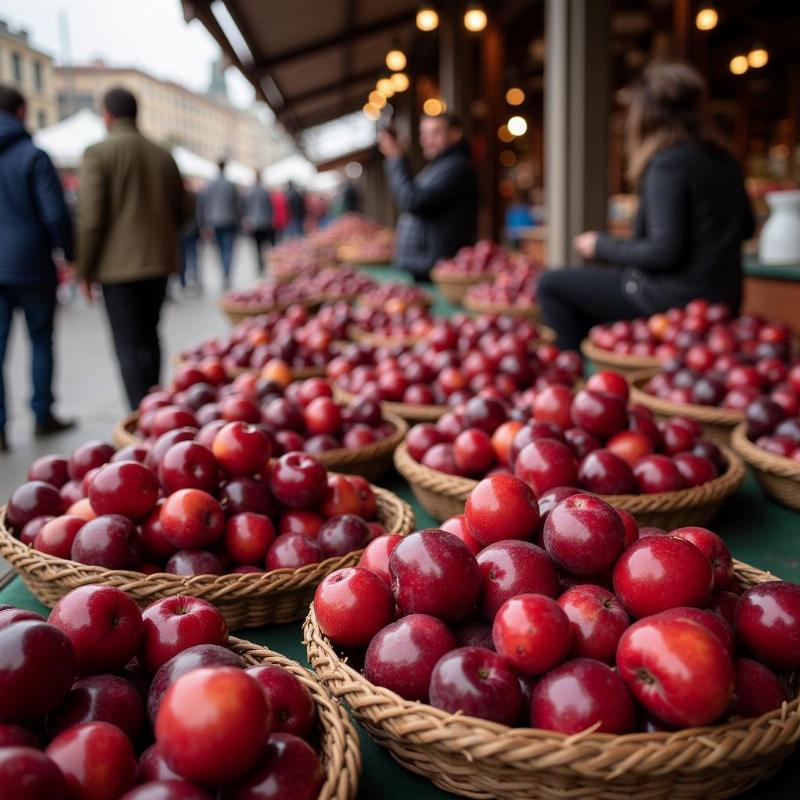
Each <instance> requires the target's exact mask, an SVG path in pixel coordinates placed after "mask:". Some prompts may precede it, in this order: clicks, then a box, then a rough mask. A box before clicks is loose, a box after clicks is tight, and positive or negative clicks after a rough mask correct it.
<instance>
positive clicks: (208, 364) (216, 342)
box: [180, 306, 348, 383]
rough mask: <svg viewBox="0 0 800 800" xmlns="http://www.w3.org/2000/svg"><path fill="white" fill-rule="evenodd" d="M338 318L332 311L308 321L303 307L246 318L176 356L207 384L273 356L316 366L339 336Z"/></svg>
mask: <svg viewBox="0 0 800 800" xmlns="http://www.w3.org/2000/svg"><path fill="white" fill-rule="evenodd" d="M341 315H342V312H341V309H338V310H337V311H336V312H334V311H326V313H325V315H324V317H321V318H320V317H310V315H309V312H308V310H307V309H305V308H303V307H301V306H291V307H290V308H288V309H287V310H286V311H285V312H284V313H278V312H276V311H274V312H270V313H269V314H262V315H259V316H257V317H249V318H247V319H245V320H243V321H242V322H240V323H239V324H238V325H236V326H235V327H234V328H233V329H232V330H231V331H230V333H228V334H227V335H225V336H215V337H211V338H208V339H206V340H205V341H203V342H201V343H200V344H198V345H196V346H195V347H191V348H187V349H186V350H184V351H183V352H182V353H181V354H180V358H181V360H182V361H185V362H191V363H192V364H194V365H195V366H197V367H198V368H199V369H201V370H202V371H203V372H206V373H207V378H208V379H209V381H210V382H211V383H218V382H221V381H222V380H224V378H225V372H226V371H227V372H230V371H232V370H235V369H261V368H262V367H264V366H265V365H266V364H267V363H268V362H269V361H270V360H272V359H275V358H279V359H281V360H282V361H285V362H286V363H287V364H288V365H289V366H290V367H294V368H307V367H322V366H324V365H325V364H327V363H328V362H329V361H330V360H331V358H333V350H332V347H331V345H332V343H333V341H334V340H335V339H343V338H344V335H345V331H346V329H347V323H348V320H347V318H345V319H342V318H341Z"/></svg>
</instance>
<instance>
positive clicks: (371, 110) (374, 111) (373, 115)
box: [361, 103, 381, 122]
mask: <svg viewBox="0 0 800 800" xmlns="http://www.w3.org/2000/svg"><path fill="white" fill-rule="evenodd" d="M361 110H362V111H363V112H364V116H365V117H366V118H367V119H371V120H372V121H373V122H377V121H378V120H379V119H380V118H381V110H380V109H379V108H378V107H377V106H374V105H372V103H364V108H362V109H361Z"/></svg>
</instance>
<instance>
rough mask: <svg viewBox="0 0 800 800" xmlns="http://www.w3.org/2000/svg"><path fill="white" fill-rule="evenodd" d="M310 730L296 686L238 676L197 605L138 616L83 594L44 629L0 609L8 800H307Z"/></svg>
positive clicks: (270, 675) (313, 725) (260, 669)
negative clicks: (266, 799)
mask: <svg viewBox="0 0 800 800" xmlns="http://www.w3.org/2000/svg"><path fill="white" fill-rule="evenodd" d="M317 727H318V725H317V714H316V708H315V705H314V700H313V697H312V696H311V693H310V692H309V690H308V689H307V688H306V686H304V685H303V683H302V682H301V681H300V680H299V679H298V678H297V677H296V676H295V675H293V674H292V673H291V672H290V671H289V670H287V669H285V668H284V667H281V666H277V665H270V664H264V665H258V666H250V667H247V668H245V662H244V660H243V659H242V657H241V656H240V655H238V654H237V653H235V652H234V651H233V650H229V649H228V631H227V627H226V625H225V619H224V618H223V616H222V614H221V613H220V612H219V611H218V610H217V609H216V608H215V607H214V606H212V605H211V604H210V603H207V602H206V601H205V600H200V599H198V598H194V597H187V596H180V595H178V596H175V597H168V598H165V599H162V600H157V601H156V602H154V603H152V604H151V605H150V606H148V607H147V608H146V609H145V610H144V611H140V609H139V608H138V606H137V605H136V603H135V602H134V601H133V600H132V599H131V598H130V597H128V596H127V595H126V594H125V593H124V592H122V591H120V590H119V589H115V588H113V587H110V586H82V587H80V588H78V589H74V590H73V591H71V592H70V593H69V594H67V595H65V596H64V597H63V598H62V599H61V600H59V602H58V603H57V604H56V606H55V608H54V609H53V610H52V612H51V613H50V616H49V618H48V619H47V620H45V619H44V618H43V617H42V616H40V615H39V614H37V613H35V612H33V611H26V610H24V609H19V608H13V607H10V606H0V796H2V797H3V798H6V799H7V800H71V798H75V800H212V798H220V800H256V798H264V797H270V798H274V800H314V798H316V797H317V795H318V793H319V790H320V787H321V786H322V784H323V783H324V781H325V771H324V767H323V764H322V761H321V760H320V757H319V755H318V753H317V751H316V750H315V746H316V744H317V741H318V738H319V737H318V730H317ZM312 745H313V746H312Z"/></svg>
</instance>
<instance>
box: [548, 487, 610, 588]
mask: <svg viewBox="0 0 800 800" xmlns="http://www.w3.org/2000/svg"><path fill="white" fill-rule="evenodd" d="M543 539H544V548H545V550H546V551H547V554H548V555H549V556H550V558H552V559H553V561H554V562H555V563H556V565H557V566H559V567H561V569H563V570H565V571H566V572H569V573H571V574H572V575H581V576H590V575H600V574H601V573H603V572H605V571H606V570H607V569H608V568H609V567H610V566H611V565H612V564H613V563H614V562H615V561H616V560H617V557H618V556H619V554H620V553H621V552H622V550H623V548H624V547H625V527H624V525H623V524H622V520H621V519H620V516H619V514H617V512H616V511H615V510H614V509H613V507H612V506H610V505H609V504H608V503H606V502H605V501H603V500H601V499H600V498H599V497H595V496H594V495H590V494H574V495H571V496H570V497H567V498H566V499H565V500H562V501H561V502H560V503H559V504H558V505H556V507H555V508H554V509H553V510H552V511H551V512H550V513H549V514H548V516H547V519H546V520H545V523H544V532H543Z"/></svg>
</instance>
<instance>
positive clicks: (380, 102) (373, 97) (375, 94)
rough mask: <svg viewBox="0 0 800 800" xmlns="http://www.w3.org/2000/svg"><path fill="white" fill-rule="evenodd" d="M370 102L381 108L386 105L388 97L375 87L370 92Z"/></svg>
mask: <svg viewBox="0 0 800 800" xmlns="http://www.w3.org/2000/svg"><path fill="white" fill-rule="evenodd" d="M369 102H370V103H371V104H372V105H373V106H375V107H376V108H378V109H380V108H383V107H384V106H385V105H386V97H385V96H384V95H382V94H381V93H380V92H379V91H378V90H377V89H373V90H372V91H371V92H370V93H369Z"/></svg>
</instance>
